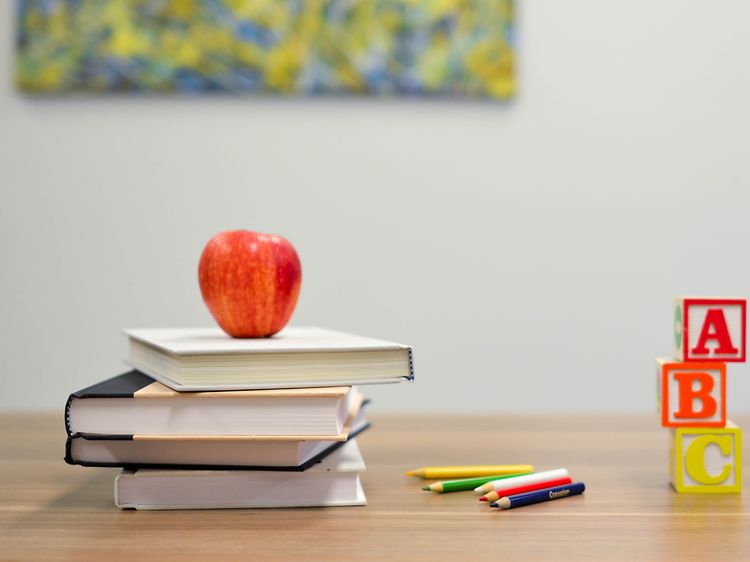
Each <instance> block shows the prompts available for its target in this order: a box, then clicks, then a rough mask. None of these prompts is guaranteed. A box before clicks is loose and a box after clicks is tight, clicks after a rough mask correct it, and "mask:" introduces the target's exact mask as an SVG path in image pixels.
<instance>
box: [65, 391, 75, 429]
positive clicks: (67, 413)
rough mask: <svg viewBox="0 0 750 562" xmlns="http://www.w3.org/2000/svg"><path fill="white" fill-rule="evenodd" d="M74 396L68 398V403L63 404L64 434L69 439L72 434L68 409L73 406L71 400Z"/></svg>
mask: <svg viewBox="0 0 750 562" xmlns="http://www.w3.org/2000/svg"><path fill="white" fill-rule="evenodd" d="M75 399H76V397H75V395H73V394H71V395H70V396H68V401H67V402H65V420H64V423H65V433H66V434H67V435H68V438H70V436H71V435H73V432H72V431H71V429H70V407H71V405H72V404H73V400H75Z"/></svg>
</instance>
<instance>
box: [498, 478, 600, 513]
mask: <svg viewBox="0 0 750 562" xmlns="http://www.w3.org/2000/svg"><path fill="white" fill-rule="evenodd" d="M585 489H586V486H585V485H584V483H583V482H573V483H572V484H565V485H564V486H555V487H554V488H545V489H544V490H534V491H533V492H525V493H523V494H516V495H515V496H505V497H504V498H500V499H499V500H497V501H496V502H492V503H491V504H490V507H499V508H500V509H512V508H514V507H521V506H523V505H530V504H532V503H539V502H547V501H550V500H557V499H560V498H567V497H569V496H577V495H578V494H582V493H583V491H584V490H585Z"/></svg>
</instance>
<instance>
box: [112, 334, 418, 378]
mask: <svg viewBox="0 0 750 562" xmlns="http://www.w3.org/2000/svg"><path fill="white" fill-rule="evenodd" d="M125 334H126V335H127V336H128V337H129V338H130V355H129V358H128V360H127V361H128V363H129V364H130V365H132V366H133V367H135V368H136V369H138V370H139V371H142V372H144V373H146V374H147V375H150V376H152V377H154V378H156V379H157V380H159V381H161V382H162V383H164V384H166V385H167V386H170V387H171V388H173V389H175V390H179V391H195V390H198V391H200V390H239V389H261V388H298V387H314V386H340V385H351V384H376V383H392V382H399V381H402V380H411V379H412V378H413V376H414V374H413V367H412V354H411V348H410V347H409V346H407V345H402V344H397V343H392V342H387V341H383V340H376V339H372V338H365V337H361V336H354V335H351V334H345V333H342V332H334V331H332V330H325V329H322V328H309V327H308V328H305V327H287V328H284V329H283V330H282V331H281V332H279V333H278V334H276V335H274V336H272V337H270V338H257V339H243V338H232V337H230V336H228V335H226V334H225V333H224V332H222V331H221V330H220V329H219V328H164V329H161V328H153V329H137V330H125Z"/></svg>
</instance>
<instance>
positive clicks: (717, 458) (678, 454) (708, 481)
mask: <svg viewBox="0 0 750 562" xmlns="http://www.w3.org/2000/svg"><path fill="white" fill-rule="evenodd" d="M670 433H671V434H672V435H671V445H670V452H669V457H670V459H669V468H670V476H671V482H672V486H673V487H674V489H675V490H676V491H677V492H679V493H682V494H736V493H740V492H741V491H742V431H741V430H740V428H739V427H737V426H736V425H734V424H733V423H732V422H731V421H728V422H727V426H726V427H720V428H708V427H678V428H675V429H673V430H671V432H670Z"/></svg>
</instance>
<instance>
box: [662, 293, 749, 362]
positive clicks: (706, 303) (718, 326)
mask: <svg viewBox="0 0 750 562" xmlns="http://www.w3.org/2000/svg"><path fill="white" fill-rule="evenodd" d="M746 317H747V300H746V299H739V298H727V299H724V298H693V297H678V298H676V299H675V311H674V344H675V358H677V359H680V360H682V361H721V362H739V363H742V362H744V361H745V349H746V345H745V339H746V338H745V332H746Z"/></svg>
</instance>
